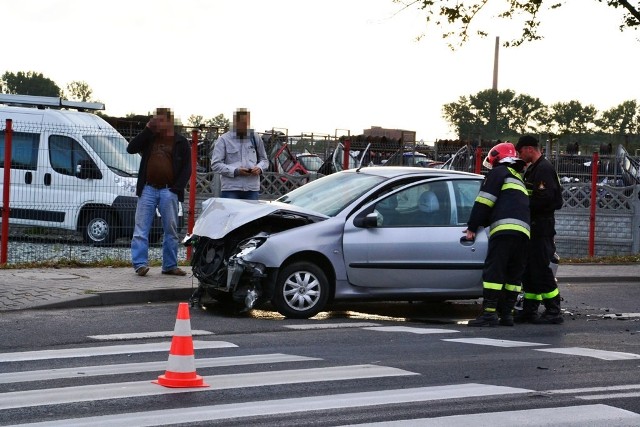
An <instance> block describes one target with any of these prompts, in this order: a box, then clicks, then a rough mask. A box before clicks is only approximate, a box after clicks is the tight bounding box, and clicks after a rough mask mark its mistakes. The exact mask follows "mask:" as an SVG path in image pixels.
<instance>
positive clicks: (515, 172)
mask: <svg viewBox="0 0 640 427" xmlns="http://www.w3.org/2000/svg"><path fill="white" fill-rule="evenodd" d="M507 169H509V172H511V175H513V176H515V177H516V178H518V179H519V180H520V181H524V178H522V174H521V173H520V172H518V171H516V170H515V169H513V168H510V167H509V166H507Z"/></svg>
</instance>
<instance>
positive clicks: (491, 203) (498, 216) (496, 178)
mask: <svg viewBox="0 0 640 427" xmlns="http://www.w3.org/2000/svg"><path fill="white" fill-rule="evenodd" d="M467 226H468V229H469V230H470V231H473V232H474V233H475V232H477V230H478V228H479V227H480V226H483V227H490V230H489V238H492V237H494V236H497V235H503V234H519V233H523V234H524V235H526V236H527V237H529V236H530V232H529V197H528V195H527V190H526V188H525V185H524V182H523V181H522V175H521V174H520V173H519V172H518V171H516V169H515V168H514V167H512V166H508V165H505V164H499V165H498V166H496V167H494V168H493V169H491V171H489V173H488V174H487V176H486V178H485V180H484V183H483V184H482V187H480V192H479V193H478V196H477V197H476V200H475V203H474V204H473V208H472V209H471V215H470V217H469V222H468V223H467Z"/></svg>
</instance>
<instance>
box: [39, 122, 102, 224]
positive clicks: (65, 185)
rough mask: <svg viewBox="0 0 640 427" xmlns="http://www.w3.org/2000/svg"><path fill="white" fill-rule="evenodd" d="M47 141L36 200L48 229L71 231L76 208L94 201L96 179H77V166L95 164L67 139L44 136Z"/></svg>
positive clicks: (79, 146)
mask: <svg viewBox="0 0 640 427" xmlns="http://www.w3.org/2000/svg"><path fill="white" fill-rule="evenodd" d="M47 142H48V148H49V149H48V150H45V158H44V159H41V160H42V163H41V164H42V167H41V168H40V170H39V172H40V173H39V176H38V185H37V186H36V197H39V200H42V201H44V203H45V204H46V206H45V210H46V211H47V212H48V216H47V218H46V219H45V221H46V222H47V223H48V225H49V226H56V227H62V228H66V229H69V230H75V228H76V225H77V218H78V215H79V212H80V209H81V208H82V206H84V205H85V204H86V203H90V202H91V201H93V200H95V192H96V184H95V181H96V180H95V179H81V178H79V177H78V165H79V164H87V163H89V164H93V165H95V162H94V161H93V159H92V158H91V156H89V154H88V153H87V151H86V150H85V149H84V148H83V147H82V146H81V145H80V143H79V142H78V141H77V140H75V139H74V138H72V137H70V136H66V135H56V134H47Z"/></svg>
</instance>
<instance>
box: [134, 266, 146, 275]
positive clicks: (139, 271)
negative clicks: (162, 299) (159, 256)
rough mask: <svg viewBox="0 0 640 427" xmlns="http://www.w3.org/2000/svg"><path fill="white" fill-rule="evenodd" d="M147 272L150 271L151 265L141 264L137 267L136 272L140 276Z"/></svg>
mask: <svg viewBox="0 0 640 427" xmlns="http://www.w3.org/2000/svg"><path fill="white" fill-rule="evenodd" d="M147 272H149V267H147V266H146V265H141V266H140V267H138V268H136V274H137V275H138V276H144V275H145V274H147Z"/></svg>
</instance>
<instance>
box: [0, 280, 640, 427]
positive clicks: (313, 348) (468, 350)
mask: <svg viewBox="0 0 640 427" xmlns="http://www.w3.org/2000/svg"><path fill="white" fill-rule="evenodd" d="M639 292H640V283H637V284H634V283H625V284H613V283H600V284H597V283H593V284H580V285H575V286H567V287H566V288H565V289H563V295H564V297H565V300H566V301H565V306H566V308H567V309H568V313H567V314H566V315H565V318H566V322H565V324H564V325H561V326H557V325H553V326H552V325H549V326H539V325H518V326H516V327H512V328H509V327H496V328H469V327H467V326H466V325H464V324H463V323H464V321H466V320H468V319H469V318H471V317H474V316H475V315H476V314H477V312H478V310H479V306H478V305H477V304H474V303H473V302H466V303H465V302H462V303H459V304H451V303H445V304H426V303H414V304H408V303H393V304H352V305H349V306H347V307H343V306H337V307H334V310H332V311H330V312H327V313H323V314H322V315H321V316H319V317H318V318H316V319H311V320H306V321H305V320H289V319H283V318H282V317H281V316H280V315H278V314H277V313H275V312H273V311H270V310H255V311H253V312H251V313H242V314H240V313H234V312H231V311H228V310H226V309H224V308H223V307H220V306H212V307H209V308H208V309H207V310H201V309H198V308H192V309H191V310H190V315H191V320H190V324H191V330H192V331H193V334H194V337H193V339H194V341H195V343H196V350H195V354H196V357H195V361H196V363H201V362H202V363H204V362H206V361H207V360H208V359H211V360H214V362H213V364H212V365H210V366H203V367H198V369H197V371H198V372H197V373H198V374H199V375H202V376H203V377H204V378H205V380H206V381H207V382H208V383H209V385H210V386H211V387H209V388H201V389H186V390H185V389H178V390H177V391H178V393H171V394H167V393H165V392H164V391H165V390H171V391H175V389H165V388H162V387H160V386H158V385H155V384H150V381H151V380H153V379H155V378H156V377H157V376H158V375H159V374H161V373H163V372H164V369H165V368H166V366H167V365H166V361H167V357H168V353H167V350H168V348H169V346H168V343H169V341H171V337H172V335H173V328H174V325H175V317H176V307H177V305H176V304H175V303H167V304H144V305H143V304H140V305H127V306H113V307H95V308H83V309H73V310H26V311H16V312H7V313H3V315H2V317H0V425H13V424H22V423H35V422H42V421H47V422H53V421H55V420H60V424H59V425H73V422H72V419H76V418H81V420H80V421H79V424H81V425H88V424H89V419H87V418H84V417H106V416H112V417H116V418H115V420H113V419H111V418H95V419H94V421H95V423H96V425H129V426H130V425H147V424H144V423H142V420H144V422H148V423H150V424H149V425H163V423H168V424H179V423H184V424H189V425H211V424H212V423H213V421H212V420H216V421H215V423H216V425H243V426H253V425H256V426H258V425H260V426H262V425H278V426H289V425H290V426H294V425H295V426H299V425H303V424H305V425H314V426H316V425H317V426H324V425H354V424H361V423H377V422H382V421H389V422H391V421H398V420H405V424H402V425H412V424H410V423H412V422H415V424H414V425H449V426H456V425H460V426H462V425H474V426H476V425H477V426H481V425H505V426H506V425H515V424H514V423H517V424H518V425H554V426H563V425H576V426H577V425H580V426H585V425H590V426H591V425H595V426H599V425H602V426H605V425H606V426H623V425H640V415H637V414H640V399H638V397H640V393H639V392H640V375H639V374H638V372H639V371H638V367H640V339H639V337H640V323H639V321H638V318H637V317H633V316H629V315H630V314H633V313H638V312H640V310H638V307H637V304H638V303H639V301H640V295H639ZM615 313H619V314H621V313H626V314H627V315H628V316H627V317H626V318H627V319H628V320H616V319H607V318H605V316H607V315H608V314H615ZM201 331H206V332H207V333H208V335H200V334H201V333H205V332H201ZM159 332H164V333H165V334H166V337H165V338H161V337H157V336H147V337H144V338H143V337H131V336H127V335H118V334H132V333H159ZM113 335H116V336H113ZM155 343H165V344H166V348H164V349H160V350H158V349H156V350H153V349H151V350H149V349H147V347H148V346H150V345H155ZM202 343H204V344H202ZM122 345H127V346H130V347H126V348H124V349H123V348H122V347H118V346H122ZM203 346H204V347H206V346H214V348H201V347H203ZM61 352H66V354H65V353H61ZM85 353H86V355H85ZM274 355H280V356H274ZM283 355H285V356H283ZM252 358H257V359H256V360H254V361H253V362H250V361H247V360H252ZM152 362H153V363H155V364H156V365H154V366H152V367H151V368H148V369H147V368H144V366H146V365H141V364H145V363H152ZM132 363H135V364H137V365H134V367H133V368H127V366H129V364H132ZM138 364H140V365H138ZM158 366H159V367H158ZM92 367H100V369H108V370H109V371H108V372H105V371H98V372H97V373H95V372H94V369H97V368H92ZM57 370H66V371H57ZM124 383H127V384H129V383H135V384H133V385H129V386H127V387H124V386H123V384H124ZM91 387H95V389H91ZM129 387H130V388H136V387H142V388H143V389H144V391H142V392H140V393H141V394H139V395H136V396H127V395H126V393H125V394H122V393H124V391H123V389H127V390H128V388H129ZM112 388H115V389H117V393H121V394H116V395H111V394H110V390H111V389H112ZM158 393H160V394H158ZM65 399H66V400H65ZM188 408H195V409H194V410H193V411H190V410H188ZM158 411H161V412H158ZM162 411H163V412H162ZM521 411H523V412H521ZM629 411H630V412H629ZM134 413H140V414H142V415H139V417H141V418H138V419H135V418H131V417H132V415H131V414H134ZM633 413H635V414H636V415H634V414H633ZM115 414H123V415H115ZM194 414H195V415H194ZM127 417H129V418H127ZM174 417H175V418H174ZM198 417H200V418H198ZM216 417H217V418H216ZM442 417H445V418H442ZM598 417H601V419H598ZM424 418H428V419H429V420H424ZM132 419H133V421H132ZM411 420H416V421H411ZM501 420H502V422H503V423H502V424H501ZM585 420H586V421H585ZM111 421H112V422H114V423H115V424H108V422H111ZM156 421H157V422H158V423H160V424H157V423H156ZM438 423H441V424H438ZM394 425H395V424H394Z"/></svg>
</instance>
